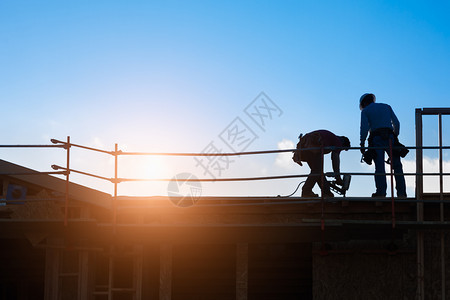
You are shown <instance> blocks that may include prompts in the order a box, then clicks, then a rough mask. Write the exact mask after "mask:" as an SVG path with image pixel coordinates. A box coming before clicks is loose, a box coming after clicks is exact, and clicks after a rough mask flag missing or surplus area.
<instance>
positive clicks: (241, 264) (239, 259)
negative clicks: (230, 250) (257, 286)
mask: <svg viewBox="0 0 450 300" xmlns="http://www.w3.org/2000/svg"><path fill="white" fill-rule="evenodd" d="M247 299H248V243H238V244H236V300H247Z"/></svg>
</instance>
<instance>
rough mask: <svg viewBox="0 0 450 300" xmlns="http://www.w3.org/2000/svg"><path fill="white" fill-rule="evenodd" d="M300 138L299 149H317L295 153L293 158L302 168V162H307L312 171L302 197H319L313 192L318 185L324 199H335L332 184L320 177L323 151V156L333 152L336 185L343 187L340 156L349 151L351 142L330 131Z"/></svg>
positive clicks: (332, 159)
mask: <svg viewBox="0 0 450 300" xmlns="http://www.w3.org/2000/svg"><path fill="white" fill-rule="evenodd" d="M299 138H300V141H299V142H298V144H297V149H307V148H316V149H310V150H302V151H294V156H293V157H292V159H293V160H294V161H295V162H296V163H298V164H299V165H300V166H302V161H305V162H307V163H308V166H309V167H310V169H311V173H310V174H309V176H308V178H307V179H306V181H305V184H304V185H303V188H302V197H318V195H317V194H315V193H314V192H313V191H312V189H313V187H314V185H315V184H316V183H317V184H318V185H319V186H320V188H321V189H322V193H323V195H324V197H330V198H331V197H334V195H333V193H332V192H331V191H330V184H329V183H328V181H327V180H326V178H325V177H322V176H321V175H320V174H322V173H323V164H322V163H323V157H322V151H323V154H328V153H330V152H331V162H332V167H333V172H334V177H335V178H336V184H338V185H343V181H342V179H341V175H340V171H339V167H340V158H339V155H340V153H341V151H342V150H343V149H345V150H348V148H349V147H350V140H349V139H348V138H347V137H345V136H337V135H335V134H334V133H332V132H330V131H328V130H316V131H313V132H310V133H308V134H306V135H304V136H302V135H300V137H299ZM332 147H335V149H332ZM322 180H323V185H322Z"/></svg>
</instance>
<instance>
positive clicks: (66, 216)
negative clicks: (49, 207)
mask: <svg viewBox="0 0 450 300" xmlns="http://www.w3.org/2000/svg"><path fill="white" fill-rule="evenodd" d="M65 148H66V159H67V160H66V166H67V170H66V201H65V205H64V226H67V218H68V213H69V183H70V182H69V174H70V136H68V137H67V145H66V147H65Z"/></svg>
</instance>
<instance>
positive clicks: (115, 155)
mask: <svg viewBox="0 0 450 300" xmlns="http://www.w3.org/2000/svg"><path fill="white" fill-rule="evenodd" d="M118 157H119V155H118V145H117V143H116V144H115V148H114V208H113V209H114V211H113V214H114V215H113V224H114V231H115V230H116V223H117V184H118V180H117V174H118V161H119V160H118Z"/></svg>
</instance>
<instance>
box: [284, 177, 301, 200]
mask: <svg viewBox="0 0 450 300" xmlns="http://www.w3.org/2000/svg"><path fill="white" fill-rule="evenodd" d="M305 182H306V180H304V181H301V182H300V183H299V184H298V185H297V187H296V188H295V191H294V192H292V193H291V194H289V195H286V196H281V195H277V197H279V198H289V197H291V196H292V195H294V194H295V193H296V192H297V191H298V188H299V187H300V185H301V184H302V183H305Z"/></svg>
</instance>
